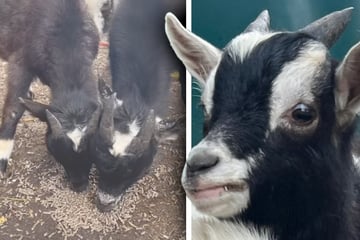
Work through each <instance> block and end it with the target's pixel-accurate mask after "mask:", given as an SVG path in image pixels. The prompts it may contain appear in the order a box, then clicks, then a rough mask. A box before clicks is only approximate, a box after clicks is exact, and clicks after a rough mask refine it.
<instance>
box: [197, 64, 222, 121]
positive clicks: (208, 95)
mask: <svg viewBox="0 0 360 240" xmlns="http://www.w3.org/2000/svg"><path fill="white" fill-rule="evenodd" d="M219 60H220V59H219ZM219 63H220V61H219V62H218V63H217V64H216V66H215V68H214V69H213V70H212V71H211V72H210V74H209V77H208V79H207V80H206V84H205V86H204V89H203V92H202V95H201V102H202V103H203V104H204V107H205V111H206V114H207V115H208V116H210V113H211V110H212V108H213V95H214V89H215V74H216V71H217V69H218V67H219Z"/></svg>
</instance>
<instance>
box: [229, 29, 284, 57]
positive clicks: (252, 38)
mask: <svg viewBox="0 0 360 240" xmlns="http://www.w3.org/2000/svg"><path fill="white" fill-rule="evenodd" d="M275 34H277V33H264V32H257V31H255V32H247V33H243V34H240V35H238V36H237V37H235V38H234V39H232V40H231V41H230V43H229V44H228V45H227V46H226V50H227V51H228V53H229V55H230V56H231V58H232V59H233V60H234V61H235V62H242V61H243V60H244V59H245V57H246V56H248V55H249V54H250V53H251V51H252V50H253V49H254V48H255V47H256V46H257V45H258V44H259V43H261V42H263V41H265V40H267V39H269V38H270V37H272V36H274V35H275Z"/></svg>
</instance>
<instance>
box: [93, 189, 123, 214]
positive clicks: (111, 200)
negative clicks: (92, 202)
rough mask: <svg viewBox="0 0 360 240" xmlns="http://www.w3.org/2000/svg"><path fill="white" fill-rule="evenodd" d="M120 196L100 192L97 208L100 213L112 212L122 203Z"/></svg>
mask: <svg viewBox="0 0 360 240" xmlns="http://www.w3.org/2000/svg"><path fill="white" fill-rule="evenodd" d="M120 199H121V195H120V196H117V197H116V196H112V195H110V194H108V193H105V192H102V191H99V192H98V193H97V199H96V207H97V209H98V210H99V211H100V212H110V211H111V210H112V209H113V208H114V207H115V206H116V204H117V203H118V202H119V201H120Z"/></svg>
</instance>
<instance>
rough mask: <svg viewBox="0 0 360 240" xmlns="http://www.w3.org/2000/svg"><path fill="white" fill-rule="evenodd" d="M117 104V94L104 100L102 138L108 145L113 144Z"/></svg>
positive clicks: (101, 126)
mask: <svg viewBox="0 0 360 240" xmlns="http://www.w3.org/2000/svg"><path fill="white" fill-rule="evenodd" d="M115 104H116V93H113V94H111V95H110V96H109V97H108V98H103V108H104V110H103V113H102V116H101V120H100V128H99V132H100V136H101V137H102V139H103V140H104V141H105V142H106V143H107V144H109V145H110V144H112V141H113V132H114V111H115Z"/></svg>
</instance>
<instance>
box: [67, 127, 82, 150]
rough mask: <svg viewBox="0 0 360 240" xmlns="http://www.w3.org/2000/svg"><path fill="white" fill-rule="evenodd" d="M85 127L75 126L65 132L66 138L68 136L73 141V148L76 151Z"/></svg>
mask: <svg viewBox="0 0 360 240" xmlns="http://www.w3.org/2000/svg"><path fill="white" fill-rule="evenodd" d="M86 128H87V127H84V128H82V129H79V128H75V129H74V130H72V131H71V132H67V133H66V136H68V138H70V140H71V141H72V142H73V150H74V151H75V152H77V151H78V150H79V145H80V142H81V139H82V138H83V137H84V135H85V131H86Z"/></svg>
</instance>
